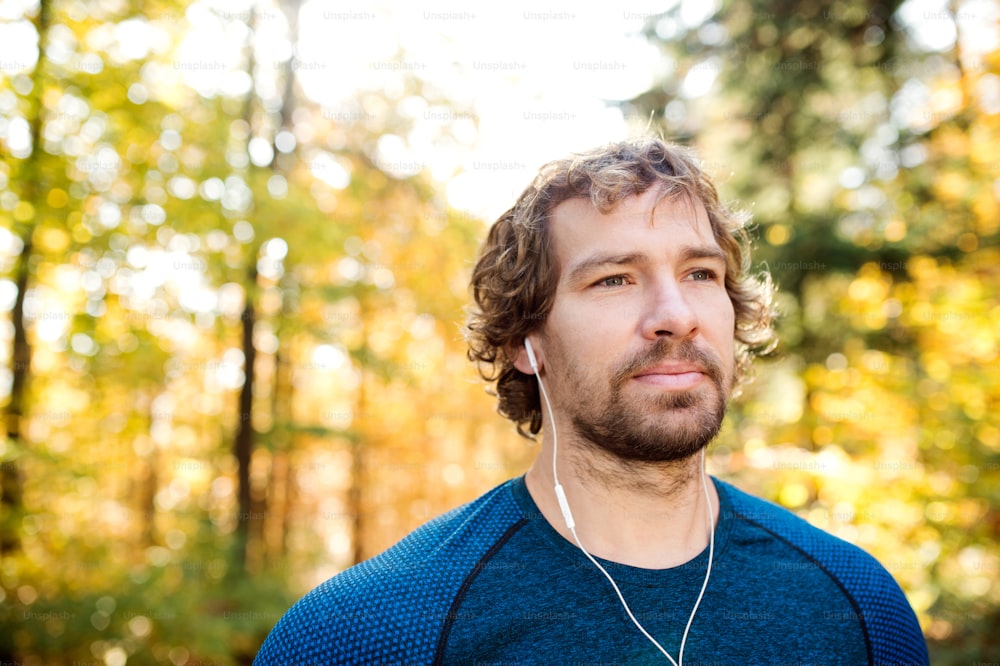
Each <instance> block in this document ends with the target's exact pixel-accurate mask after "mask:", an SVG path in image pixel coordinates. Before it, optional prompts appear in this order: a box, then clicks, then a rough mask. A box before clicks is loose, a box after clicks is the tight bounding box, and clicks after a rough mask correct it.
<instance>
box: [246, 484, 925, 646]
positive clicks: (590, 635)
mask: <svg viewBox="0 0 1000 666" xmlns="http://www.w3.org/2000/svg"><path fill="white" fill-rule="evenodd" d="M715 484H716V487H717V488H718V490H719V497H720V502H721V514H720V521H719V525H718V528H717V530H716V557H715V564H714V565H713V573H712V579H711V582H710V583H709V587H708V591H707V592H706V597H705V599H704V600H703V602H702V606H701V608H700V609H699V612H698V615H697V617H696V619H695V622H694V624H693V625H692V628H691V633H690V636H689V638H688V644H687V647H686V649H685V659H684V663H685V664H688V666H695V665H696V664H724V663H725V664H728V663H731V664H774V663H782V664H793V663H794V664H817V665H818V664H859V663H871V664H926V663H927V653H926V646H925V643H924V640H923V637H922V636H921V634H920V629H919V626H918V625H917V622H916V618H915V616H914V614H913V611H912V610H911V609H910V607H909V605H908V604H907V602H906V599H905V597H904V596H903V594H902V592H901V591H900V589H899V587H898V585H896V583H895V581H894V580H893V579H892V577H891V576H890V575H889V574H888V572H886V571H885V570H884V569H883V568H882V567H881V566H880V565H879V564H878V563H877V562H875V561H874V559H872V558H871V557H870V556H869V555H867V554H865V553H864V552H863V551H861V550H860V549H858V548H856V547H854V546H852V545H850V544H847V543H845V542H843V541H841V540H839V539H836V538H834V537H832V536H830V535H828V534H826V533H824V532H822V531H820V530H817V529H816V528H813V527H811V526H810V525H808V524H807V523H806V522H805V521H802V520H801V519H799V518H797V517H795V516H794V515H793V514H791V513H789V512H787V511H785V510H784V509H781V508H780V507H777V506H774V505H772V504H769V503H767V502H764V501H762V500H760V499H757V498H754V497H751V496H749V495H746V494H745V493H742V492H740V491H738V490H736V489H735V488H733V487H732V486H730V485H728V484H725V483H722V482H719V481H715ZM706 563H707V553H702V554H701V555H699V556H698V557H696V558H695V559H694V560H692V561H691V562H688V563H686V564H685V565H682V566H681V567H676V568H674V569H669V570H664V571H653V570H645V569H637V568H634V567H626V566H624V565H617V564H614V563H605V565H606V566H607V567H608V570H609V571H610V572H611V574H612V575H613V576H614V577H615V579H616V581H617V582H618V583H619V585H620V586H621V587H622V591H623V593H624V594H625V595H626V598H627V599H628V600H629V603H630V606H631V607H632V609H633V612H635V614H636V616H637V617H638V618H639V619H640V621H642V622H643V625H644V626H646V628H647V629H649V630H650V631H651V632H652V633H653V635H655V636H656V637H657V638H658V640H660V641H661V642H662V643H663V644H664V647H666V648H667V649H668V651H670V652H671V654H672V655H673V656H674V657H675V658H676V657H677V648H678V646H679V643H680V636H681V634H682V632H683V630H684V625H685V623H686V622H687V618H688V615H689V614H690V610H691V607H692V605H693V603H694V599H695V597H696V595H697V591H698V589H699V588H700V585H701V581H702V578H703V576H704V571H705V565H706ZM430 663H446V664H475V663H478V664H496V665H499V664H515V663H516V664H536V663H537V664H581V665H582V664H599V663H600V664H612V663H614V664H642V663H667V661H666V659H665V658H664V657H663V656H662V655H660V654H659V653H658V652H656V651H655V648H653V647H652V646H651V645H650V644H649V643H648V642H647V641H646V640H645V639H644V638H643V637H642V636H641V635H640V634H639V633H638V630H637V629H635V627H634V626H633V625H632V624H631V622H630V621H629V620H628V619H627V618H626V617H625V614H624V611H623V610H622V609H621V606H620V605H619V604H618V601H617V598H616V597H615V596H614V592H613V590H611V588H610V586H609V585H608V583H607V581H606V580H605V579H604V578H603V576H602V575H601V574H600V572H598V571H597V570H596V569H595V568H594V567H593V565H591V564H590V563H589V562H587V561H586V560H585V558H584V557H583V555H582V553H580V552H579V550H578V549H576V547H575V546H573V545H572V544H570V543H569V542H567V541H566V540H565V539H563V538H562V537H561V536H559V535H558V533H556V532H555V530H553V529H552V527H551V526H550V525H548V523H547V522H546V521H545V520H544V518H542V517H541V515H540V514H539V513H538V511H537V507H535V505H534V502H533V501H532V500H531V498H530V495H529V494H528V492H527V489H526V488H525V485H524V480H523V477H521V478H517V479H513V480H511V481H509V482H507V483H505V484H503V485H501V486H500V487H498V488H496V489H494V490H492V491H491V492H489V493H487V494H486V495H484V496H483V497H481V498H480V499H478V500H476V501H475V502H473V503H471V504H468V505H466V506H464V507H461V508H459V509H457V510H455V511H453V512H451V513H449V514H446V515H444V516H442V517H440V518H438V519H436V520H434V521H432V522H430V523H428V524H427V525H425V526H423V527H421V528H419V529H418V530H416V531H415V532H414V533H412V534H411V535H409V536H408V537H406V538H405V539H403V540H402V541H401V542H400V543H398V544H397V545H395V546H393V547H392V548H391V549H389V550H388V551H386V552H385V553H383V554H381V555H379V556H377V557H375V558H373V559H372V560H369V561H367V562H364V563H362V564H360V565H358V566H356V567H352V568H351V569H349V570H347V571H345V572H343V573H342V574H340V575H338V576H335V577H334V578H332V579H331V580H329V581H327V582H326V583H324V584H322V585H320V586H319V587H317V588H316V589H315V590H313V591H312V592H310V593H309V594H308V595H306V596H305V597H304V598H303V599H302V600H300V601H299V602H298V603H297V604H296V605H295V606H294V607H293V608H292V609H291V610H290V611H289V612H288V613H287V614H286V615H285V616H284V617H283V618H282V619H281V621H280V622H279V623H278V624H277V625H276V626H275V628H274V630H273V631H272V632H271V635H270V636H269V637H268V639H267V641H266V642H265V644H264V646H263V647H262V648H261V651H260V653H259V654H258V656H257V660H256V662H255V664H258V665H259V666H266V665H270V664H294V665H296V666H298V665H302V664H430Z"/></svg>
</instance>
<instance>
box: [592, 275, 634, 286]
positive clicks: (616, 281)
mask: <svg viewBox="0 0 1000 666" xmlns="http://www.w3.org/2000/svg"><path fill="white" fill-rule="evenodd" d="M596 284H597V285H598V286H601V287H624V286H625V285H626V284H628V278H626V277H625V276H624V275H609V276H608V277H606V278H601V279H600V280H598V281H597V283H596Z"/></svg>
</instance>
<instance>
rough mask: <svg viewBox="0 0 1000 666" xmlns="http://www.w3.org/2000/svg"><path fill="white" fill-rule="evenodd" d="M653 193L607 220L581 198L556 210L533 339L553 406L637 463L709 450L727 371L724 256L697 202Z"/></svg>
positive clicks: (729, 316)
mask: <svg viewBox="0 0 1000 666" xmlns="http://www.w3.org/2000/svg"><path fill="white" fill-rule="evenodd" d="M657 194H658V192H657V191H655V190H653V189H651V190H647V192H645V193H644V194H642V195H639V196H633V197H630V198H628V199H626V200H624V201H622V202H621V203H619V204H618V205H617V206H615V208H614V209H613V210H612V211H611V212H610V213H609V214H606V215H605V214H601V213H599V212H598V211H597V210H595V209H594V208H593V206H592V205H591V204H590V203H589V201H586V200H581V199H576V200H570V201H566V202H563V203H562V204H560V205H559V206H557V207H556V208H555V210H554V211H553V215H552V218H551V222H552V226H551V240H552V243H553V251H554V253H555V257H556V259H557V262H558V266H559V271H560V278H559V283H558V286H557V289H556V296H555V300H554V303H553V308H552V311H551V312H550V314H549V316H548V319H547V320H546V322H545V325H544V327H543V329H542V334H541V335H540V336H539V337H538V342H539V343H540V344H538V345H536V346H537V347H541V354H540V355H541V358H542V372H543V373H544V375H543V376H544V377H545V380H546V388H548V389H549V391H550V397H551V399H552V401H553V407H554V408H555V410H556V413H557V414H560V415H565V416H566V417H568V420H569V421H570V423H571V424H572V427H573V428H574V430H575V431H576V434H577V435H578V436H579V437H580V438H582V439H583V440H585V441H587V442H590V443H591V444H592V445H594V446H595V447H598V448H599V449H601V450H604V451H606V452H608V453H611V454H613V455H615V456H616V457H618V458H620V459H623V460H632V461H642V462H654V461H659V462H666V461H673V460H679V459H682V458H686V457H688V456H691V455H693V454H694V453H697V452H698V451H700V450H701V448H702V447H704V446H705V445H707V444H708V442H709V441H711V439H712V438H713V437H715V435H716V434H717V433H718V430H719V427H720V425H721V423H722V418H723V416H724V414H725V408H726V402H727V400H728V397H729V394H730V391H731V388H732V383H733V372H734V346H733V335H734V329H733V326H734V313H733V306H732V302H731V301H730V299H729V295H728V294H727V292H726V288H725V273H726V264H725V258H724V255H723V253H722V249H721V248H720V247H719V245H718V243H717V242H716V241H715V238H714V236H713V235H712V230H711V226H710V224H709V221H708V215H707V213H706V212H705V208H704V206H703V205H702V204H701V203H700V202H699V203H693V202H689V201H688V200H687V199H680V200H670V199H664V200H662V201H660V202H659V203H657V202H656V199H657ZM654 205H655V213H654V212H653V207H654ZM651 213H652V218H651V217H650V216H651Z"/></svg>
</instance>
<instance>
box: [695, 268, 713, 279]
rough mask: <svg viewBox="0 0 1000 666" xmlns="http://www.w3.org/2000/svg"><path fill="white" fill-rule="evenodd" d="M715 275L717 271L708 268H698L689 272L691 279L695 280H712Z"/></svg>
mask: <svg viewBox="0 0 1000 666" xmlns="http://www.w3.org/2000/svg"><path fill="white" fill-rule="evenodd" d="M717 277H718V273H716V272H715V271H713V270H711V269H708V268H699V269H698V270H696V271H692V273H691V279H692V280H694V281H695V282H712V281H714V280H715V279H716V278H717Z"/></svg>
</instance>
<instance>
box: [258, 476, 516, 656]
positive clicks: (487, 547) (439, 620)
mask: <svg viewBox="0 0 1000 666" xmlns="http://www.w3.org/2000/svg"><path fill="white" fill-rule="evenodd" d="M509 485H510V482H509V481H508V482H507V483H505V484H502V485H500V486H498V487H496V488H494V489H493V490H491V491H490V492H488V493H486V494H485V495H483V496H481V497H480V498H478V499H477V500H475V501H473V502H471V503H469V504H466V505H464V506H462V507H459V508H457V509H455V510H453V511H450V512H448V513H446V514H444V515H442V516H439V517H438V518H435V519H434V520H432V521H430V522H428V523H426V524H424V525H422V526H421V527H418V528H417V529H416V530H414V531H413V532H412V533H410V534H409V535H408V536H406V537H405V538H403V539H402V540H401V541H400V542H399V543H397V544H396V545H394V546H392V547H391V548H389V549H388V550H386V551H385V552H383V553H381V554H380V555H377V556H375V557H373V558H372V559H370V560H366V561H365V562H362V563H360V564H358V565H356V566H353V567H351V568H350V569H347V570H346V571H344V572H342V573H340V574H338V575H336V576H334V577H333V578H331V579H329V580H327V581H326V582H324V583H322V584H321V585H319V586H318V587H316V588H315V589H314V590H312V591H311V592H309V593H308V594H307V595H306V596H304V597H303V598H302V599H300V600H299V601H298V602H297V603H296V604H295V605H294V606H293V607H292V608H291V609H290V610H289V611H288V612H287V613H286V614H285V615H284V616H283V617H282V618H281V620H280V621H279V622H278V624H277V625H275V627H274V629H272V631H271V633H270V635H269V636H268V638H267V640H266V641H265V642H264V645H263V646H262V647H261V650H260V652H259V653H258V655H257V658H256V660H255V662H254V663H255V664H256V665H258V666H263V665H270V664H348V663H352V664H353V663H370V664H383V663H385V664H388V663H393V664H396V663H429V662H431V661H432V660H433V658H434V654H435V651H436V649H437V642H438V638H439V636H440V635H441V633H442V629H443V628H444V626H445V624H446V622H447V620H448V616H449V612H450V611H451V606H452V602H453V600H454V599H455V597H456V595H457V594H458V592H459V590H460V589H461V587H462V585H463V584H465V580H466V578H468V576H469V575H470V573H472V572H474V571H475V569H476V566H477V563H478V562H480V560H482V559H483V558H484V557H485V556H487V555H488V554H489V553H490V552H491V551H492V550H494V549H496V548H498V547H499V546H500V545H502V543H503V542H504V541H506V539H507V538H509V535H510V534H511V533H513V531H515V530H516V529H517V527H518V526H519V525H520V521H521V520H522V518H523V517H522V515H521V510H520V508H519V507H518V504H517V502H516V501H515V499H514V497H513V494H512V493H511V490H510V487H509Z"/></svg>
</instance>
